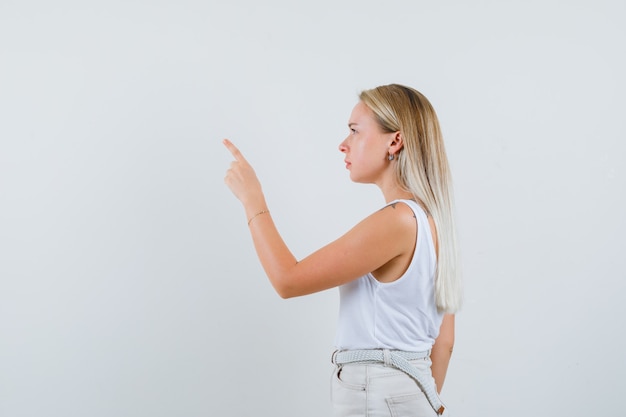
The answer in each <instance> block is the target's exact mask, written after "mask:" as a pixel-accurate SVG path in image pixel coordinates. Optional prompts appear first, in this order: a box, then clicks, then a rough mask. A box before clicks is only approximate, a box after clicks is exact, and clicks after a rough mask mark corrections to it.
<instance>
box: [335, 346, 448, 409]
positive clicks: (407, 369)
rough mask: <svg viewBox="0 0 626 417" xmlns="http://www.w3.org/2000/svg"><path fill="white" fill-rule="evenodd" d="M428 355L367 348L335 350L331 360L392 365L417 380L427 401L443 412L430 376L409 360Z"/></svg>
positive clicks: (427, 353) (340, 362)
mask: <svg viewBox="0 0 626 417" xmlns="http://www.w3.org/2000/svg"><path fill="white" fill-rule="evenodd" d="M429 356H430V352H403V351H400V350H389V349H367V350H337V351H335V352H334V353H333V356H332V362H333V363H334V364H335V365H338V366H341V365H345V364H347V363H383V364H385V365H386V366H393V367H395V368H397V369H399V370H401V371H402V372H404V373H405V374H407V375H408V376H410V377H411V378H413V379H414V380H415V382H417V385H418V386H419V387H420V389H421V390H422V391H423V392H424V394H425V395H426V398H427V399H428V402H430V405H431V406H432V407H433V409H434V410H435V411H436V412H437V414H439V415H441V414H443V412H444V410H445V406H444V405H443V403H442V402H441V400H440V399H439V396H438V395H437V390H436V388H435V384H433V381H432V378H427V377H424V375H422V374H420V373H419V372H418V371H417V369H415V367H414V366H413V365H411V363H410V362H409V361H412V360H416V359H424V358H427V357H429Z"/></svg>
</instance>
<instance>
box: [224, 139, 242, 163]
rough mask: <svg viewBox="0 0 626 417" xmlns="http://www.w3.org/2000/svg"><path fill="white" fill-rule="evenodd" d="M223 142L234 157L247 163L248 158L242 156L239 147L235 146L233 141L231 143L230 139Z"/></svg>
mask: <svg viewBox="0 0 626 417" xmlns="http://www.w3.org/2000/svg"><path fill="white" fill-rule="evenodd" d="M222 142H223V143H224V146H226V149H228V150H229V151H230V153H231V154H232V155H233V157H234V158H235V159H236V160H237V161H245V160H246V158H244V157H243V155H242V154H241V151H240V150H239V149H237V147H236V146H235V145H233V143H232V142H231V141H229V140H228V139H224V140H223V141H222Z"/></svg>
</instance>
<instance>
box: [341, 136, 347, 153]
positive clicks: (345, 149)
mask: <svg viewBox="0 0 626 417" xmlns="http://www.w3.org/2000/svg"><path fill="white" fill-rule="evenodd" d="M347 140H348V139H347V138H346V139H344V140H343V142H341V143H340V144H339V152H342V153H346V152H347V151H348V146H347V145H346V141H347Z"/></svg>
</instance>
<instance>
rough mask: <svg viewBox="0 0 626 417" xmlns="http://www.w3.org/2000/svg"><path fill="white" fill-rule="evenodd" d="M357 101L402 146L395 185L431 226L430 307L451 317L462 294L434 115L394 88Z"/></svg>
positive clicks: (423, 102)
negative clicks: (432, 293)
mask: <svg viewBox="0 0 626 417" xmlns="http://www.w3.org/2000/svg"><path fill="white" fill-rule="evenodd" d="M359 98H360V99H361V101H362V102H363V103H364V104H365V105H366V106H368V107H369V108H370V109H371V110H372V111H373V112H374V114H375V115H376V118H377V121H378V124H379V125H380V127H381V128H382V130H383V131H384V132H386V133H392V132H400V134H401V137H402V139H403V143H404V146H403V148H402V149H401V150H400V151H399V152H398V153H397V154H396V155H395V156H396V158H397V163H396V180H397V181H398V184H399V185H400V186H401V187H402V188H403V189H404V190H406V191H408V192H410V193H411V194H412V195H413V196H414V197H415V199H416V200H417V201H418V202H419V203H421V204H422V205H423V206H424V208H425V209H426V211H427V212H428V213H429V214H430V215H431V216H432V218H433V220H434V222H435V226H436V229H437V238H438V242H439V250H438V254H437V272H436V275H435V301H436V304H437V308H438V309H439V311H443V312H446V313H454V312H456V311H457V310H458V309H459V308H460V307H461V303H462V295H461V292H462V291H461V282H460V281H461V280H460V273H459V272H460V271H459V268H458V249H457V240H456V230H455V225H454V216H453V197H452V179H451V175H450V168H449V166H448V158H447V157H446V151H445V148H444V145H443V137H442V135H441V129H440V128H439V121H438V119H437V114H436V113H435V110H434V109H433V107H432V105H431V104H430V102H429V101H428V99H427V98H426V97H424V95H422V94H421V93H420V92H419V91H417V90H414V89H412V88H409V87H405V86H402V85H398V84H391V85H385V86H381V87H376V88H373V89H371V90H365V91H363V92H362V93H361V94H360V95H359Z"/></svg>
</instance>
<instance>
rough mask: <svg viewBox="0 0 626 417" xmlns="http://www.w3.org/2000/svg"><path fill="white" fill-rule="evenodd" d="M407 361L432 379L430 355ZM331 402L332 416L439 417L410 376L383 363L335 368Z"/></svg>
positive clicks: (445, 413)
mask: <svg viewBox="0 0 626 417" xmlns="http://www.w3.org/2000/svg"><path fill="white" fill-rule="evenodd" d="M410 363H411V364H412V365H413V366H414V367H415V368H416V369H417V370H418V372H420V373H422V374H424V376H425V377H426V378H430V379H431V380H432V373H431V370H430V365H431V362H430V358H428V357H427V358H424V359H418V360H414V361H410ZM433 383H434V382H433ZM331 402H332V405H333V417H423V416H427V417H438V415H437V413H436V412H435V410H434V409H433V408H432V406H431V405H430V403H429V402H428V399H427V398H426V396H425V395H424V393H423V392H422V390H421V389H420V387H419V386H418V385H417V383H416V382H415V380H414V379H413V378H411V377H410V376H408V375H407V374H405V373H404V372H402V371H401V370H399V369H396V368H393V367H389V366H385V365H384V364H382V363H380V364H379V363H374V364H345V365H340V366H337V367H335V370H334V372H333V376H332V381H331ZM447 414H448V413H447V411H446V412H444V414H443V415H444V416H445V415H447Z"/></svg>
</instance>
